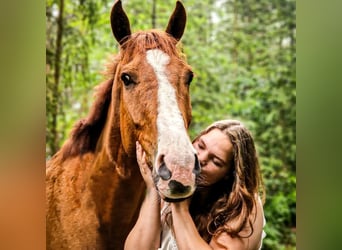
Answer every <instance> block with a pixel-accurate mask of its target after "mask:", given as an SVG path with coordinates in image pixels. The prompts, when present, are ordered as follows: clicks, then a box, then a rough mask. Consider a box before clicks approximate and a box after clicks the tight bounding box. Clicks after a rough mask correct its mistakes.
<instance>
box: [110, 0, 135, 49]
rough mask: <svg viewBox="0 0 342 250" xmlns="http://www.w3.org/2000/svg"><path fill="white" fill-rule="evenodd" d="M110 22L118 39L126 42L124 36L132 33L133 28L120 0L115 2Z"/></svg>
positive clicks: (120, 42) (120, 41)
mask: <svg viewBox="0 0 342 250" xmlns="http://www.w3.org/2000/svg"><path fill="white" fill-rule="evenodd" d="M110 23H111V25H112V32H113V34H114V37H115V39H116V41H118V43H119V44H122V43H123V42H124V40H123V38H125V37H127V36H129V35H131V28H130V24H129V20H128V17H127V15H126V13H125V11H124V10H123V9H122V5H121V1H120V0H117V1H116V2H115V3H114V6H113V8H112V12H111V13H110Z"/></svg>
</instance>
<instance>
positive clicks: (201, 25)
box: [47, 0, 296, 249]
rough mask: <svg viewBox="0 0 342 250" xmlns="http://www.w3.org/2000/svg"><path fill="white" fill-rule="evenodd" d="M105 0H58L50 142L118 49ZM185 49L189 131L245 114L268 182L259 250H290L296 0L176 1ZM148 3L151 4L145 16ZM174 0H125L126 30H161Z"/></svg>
mask: <svg viewBox="0 0 342 250" xmlns="http://www.w3.org/2000/svg"><path fill="white" fill-rule="evenodd" d="M58 3H59V1H53V0H48V1H47V156H48V157H49V156H50V155H51V154H52V153H53V152H52V151H51V149H50V147H49V145H50V144H49V141H51V140H52V138H50V137H49V135H50V134H51V133H50V131H51V126H50V124H51V123H50V120H51V119H50V118H51V112H50V110H52V109H50V106H51V105H52V104H51V103H52V100H53V98H52V96H53V93H52V89H53V86H54V78H53V72H54V66H55V65H54V60H53V59H54V58H55V51H56V50H55V49H56V48H55V39H56V17H55V16H54V15H53V14H52V13H53V11H54V10H56V9H58ZM112 3H113V1H106V0H102V1H95V0H83V1H82V0H80V1H76V0H65V5H66V6H65V14H64V25H65V27H64V33H63V52H62V57H61V68H62V73H61V79H60V85H59V89H58V96H59V99H58V107H59V109H58V116H57V117H58V122H57V125H58V127H57V130H58V140H57V141H58V143H59V146H60V145H61V143H62V142H63V141H64V140H65V138H66V136H67V135H68V133H69V131H70V129H71V127H72V124H74V122H75V121H76V120H78V119H80V118H82V117H84V116H85V115H86V114H87V112H88V109H89V106H90V104H91V102H92V98H91V97H92V88H93V87H94V86H95V85H97V84H98V83H99V82H100V81H101V79H102V77H101V75H100V74H99V72H100V71H102V70H104V69H105V67H104V65H105V62H106V61H107V59H108V57H109V55H110V54H112V53H115V52H116V51H117V45H116V42H115V40H114V38H113V36H112V33H111V29H110V23H109V13H110V8H111V5H112ZM183 3H184V5H185V6H186V9H187V13H188V22H187V27H186V31H185V33H184V36H183V38H182V43H183V49H184V52H185V54H186V55H187V58H188V62H189V64H190V65H191V66H192V67H193V70H194V72H195V78H194V80H193V83H192V84H191V87H190V88H191V99H192V107H193V112H192V113H193V120H192V124H191V127H190V131H189V132H190V136H191V137H192V138H193V137H194V136H195V135H196V134H198V133H199V132H200V131H201V130H202V129H203V128H205V127H206V126H208V125H209V124H210V123H212V122H213V121H215V120H219V119H226V118H234V119H240V120H242V121H244V122H245V123H246V125H247V127H248V128H249V129H250V130H251V131H252V133H253V135H254V139H255V141H256V143H257V149H258V153H259V157H260V161H261V168H262V174H263V178H264V183H265V187H266V197H267V198H266V203H265V205H264V209H265V216H266V220H267V224H266V228H265V231H266V233H267V236H266V238H265V240H264V246H263V249H295V248H296V247H295V246H296V233H295V232H296V230H295V229H296V67H295V63H296V25H295V19H296V17H295V1H294V0H286V1H285V0H282V1H275V0H267V1H266V0H260V1H255V0H244V1H237V0H217V1H214V0H203V1H196V0H183ZM153 4H156V12H155V16H153ZM174 4H175V1H173V0H172V1H171V0H168V1H156V0H149V1H141V0H129V1H128V0H127V1H123V5H124V8H125V10H126V11H127V14H128V16H129V18H130V22H131V26H132V30H133V31H136V30H146V29H149V28H152V24H153V23H155V26H156V28H161V29H164V28H165V27H166V25H167V21H168V18H169V16H170V14H171V11H172V9H173V8H174Z"/></svg>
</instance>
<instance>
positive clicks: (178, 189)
mask: <svg viewBox="0 0 342 250" xmlns="http://www.w3.org/2000/svg"><path fill="white" fill-rule="evenodd" d="M169 188H170V189H171V192H172V193H173V194H185V193H187V192H189V190H190V186H184V185H183V184H182V183H180V182H178V181H175V180H171V181H170V182H169Z"/></svg>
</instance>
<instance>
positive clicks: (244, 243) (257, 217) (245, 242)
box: [210, 195, 266, 249]
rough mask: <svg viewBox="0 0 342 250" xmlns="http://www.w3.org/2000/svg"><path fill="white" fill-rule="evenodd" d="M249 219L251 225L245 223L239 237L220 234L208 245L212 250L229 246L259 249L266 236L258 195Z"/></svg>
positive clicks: (232, 247)
mask: <svg viewBox="0 0 342 250" xmlns="http://www.w3.org/2000/svg"><path fill="white" fill-rule="evenodd" d="M249 219H250V222H251V224H252V225H250V224H249V223H246V225H245V227H244V228H243V229H242V230H241V231H240V233H239V235H240V236H241V237H232V236H231V235H229V234H228V233H226V232H221V233H219V234H217V235H216V236H214V237H213V238H212V240H211V242H210V245H211V246H212V247H213V248H221V249H225V246H229V249H261V246H262V240H263V238H264V237H265V235H266V234H265V232H264V230H263V228H264V226H265V223H266V221H265V217H264V210H263V204H262V201H261V198H260V196H259V195H256V196H255V206H254V207H253V210H252V213H251V214H250V218H249ZM230 223H232V222H227V225H226V226H228V227H230V226H231V224H230ZM233 223H234V222H233ZM251 226H252V227H253V230H252V228H251ZM227 249H228V248H227Z"/></svg>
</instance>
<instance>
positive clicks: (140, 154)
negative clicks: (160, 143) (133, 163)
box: [136, 141, 155, 189]
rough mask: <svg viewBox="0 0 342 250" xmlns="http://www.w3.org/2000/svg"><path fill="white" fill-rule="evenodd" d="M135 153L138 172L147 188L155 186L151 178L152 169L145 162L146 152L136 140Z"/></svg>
mask: <svg viewBox="0 0 342 250" xmlns="http://www.w3.org/2000/svg"><path fill="white" fill-rule="evenodd" d="M136 153H137V161H138V164H139V168H140V173H141V175H142V177H143V179H144V181H145V183H146V186H147V188H148V189H151V188H155V185H154V182H153V178H152V170H151V168H150V167H149V166H148V164H147V162H146V153H145V151H144V150H143V149H142V147H141V145H140V143H139V142H138V141H137V142H136Z"/></svg>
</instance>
